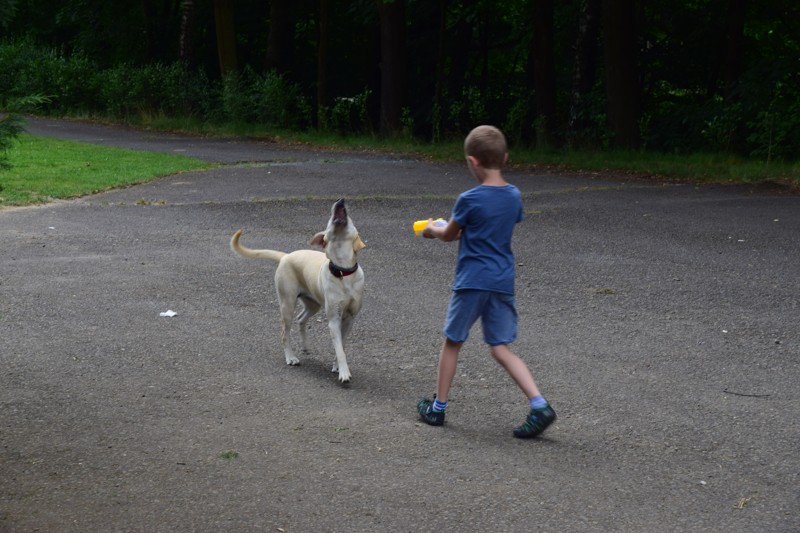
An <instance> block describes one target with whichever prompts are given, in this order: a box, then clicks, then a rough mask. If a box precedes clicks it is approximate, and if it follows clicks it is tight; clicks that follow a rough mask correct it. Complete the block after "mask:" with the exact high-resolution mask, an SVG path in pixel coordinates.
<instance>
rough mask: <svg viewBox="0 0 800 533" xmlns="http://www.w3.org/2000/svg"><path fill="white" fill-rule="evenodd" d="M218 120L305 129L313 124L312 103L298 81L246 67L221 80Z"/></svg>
mask: <svg viewBox="0 0 800 533" xmlns="http://www.w3.org/2000/svg"><path fill="white" fill-rule="evenodd" d="M221 102H222V106H221V110H220V111H221V113H220V114H219V115H218V116H217V117H216V118H217V119H218V120H231V121H234V122H249V123H254V124H264V125H269V126H274V127H276V128H282V129H303V128H307V127H309V126H310V124H311V106H310V105H309V104H308V103H307V102H306V99H305V97H304V96H303V94H302V93H301V91H300V89H299V87H298V86H297V85H296V84H293V83H290V82H288V81H286V80H285V79H284V77H283V76H281V75H280V74H277V73H275V72H272V71H270V72H266V73H265V74H258V73H257V72H255V71H254V70H253V69H252V68H249V67H248V68H245V70H244V72H242V73H241V74H231V75H228V76H226V77H225V78H224V79H223V80H222V94H221Z"/></svg>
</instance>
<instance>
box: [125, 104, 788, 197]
mask: <svg viewBox="0 0 800 533" xmlns="http://www.w3.org/2000/svg"><path fill="white" fill-rule="evenodd" d="M139 125H140V126H146V127H148V128H152V129H156V130H159V129H160V130H169V131H184V132H192V133H202V134H205V135H230V136H243V137H251V138H268V139H272V140H274V141H278V142H284V143H300V144H307V145H311V146H316V147H325V148H331V149H342V150H367V151H377V152H386V153H394V154H407V155H411V156H415V157H421V158H425V159H430V160H436V161H462V160H463V158H464V155H463V150H464V147H463V143H462V141H460V140H457V141H445V142H438V143H435V144H434V143H425V142H422V141H419V140H416V139H408V138H394V139H381V138H378V137H377V136H365V135H362V136H341V135H337V134H335V133H325V132H314V131H311V132H291V131H278V130H274V129H264V128H260V127H259V126H256V125H252V124H236V123H224V124H209V123H205V122H197V121H194V122H192V121H186V120H177V119H172V118H169V117H147V118H146V119H144V120H143V121H142V122H141V123H139ZM509 151H510V157H509V163H510V164H511V165H514V166H521V167H529V168H531V169H532V171H536V172H553V173H559V172H592V173H606V174H608V175H610V176H611V175H617V176H623V177H625V176H629V177H637V178H645V179H650V180H652V181H654V182H658V181H681V182H690V183H698V184H699V183H720V184H744V185H754V184H764V183H766V184H770V185H776V184H780V185H782V186H783V187H782V188H783V189H788V190H793V191H795V192H800V162H785V161H771V162H769V163H767V162H765V161H759V160H756V159H748V158H744V157H740V156H735V155H729V154H708V153H689V154H667V153H661V152H648V151H644V150H638V151H621V150H568V149H565V150H536V149H533V150H532V149H526V148H524V147H519V146H512V147H511V149H510V150H509Z"/></svg>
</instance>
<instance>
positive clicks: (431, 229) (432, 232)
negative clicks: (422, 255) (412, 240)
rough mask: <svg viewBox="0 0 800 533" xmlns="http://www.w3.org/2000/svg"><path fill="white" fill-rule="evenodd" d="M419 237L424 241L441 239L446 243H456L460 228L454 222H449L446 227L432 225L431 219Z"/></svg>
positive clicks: (459, 236) (459, 235)
mask: <svg viewBox="0 0 800 533" xmlns="http://www.w3.org/2000/svg"><path fill="white" fill-rule="evenodd" d="M421 235H422V236H423V237H425V238H426V239H441V240H443V241H445V242H447V241H457V240H458V239H460V238H461V226H459V225H458V224H457V223H456V222H455V221H454V220H450V222H448V223H447V225H444V226H439V225H436V224H434V223H433V219H432V218H429V219H428V225H427V226H425V229H424V230H422V233H421Z"/></svg>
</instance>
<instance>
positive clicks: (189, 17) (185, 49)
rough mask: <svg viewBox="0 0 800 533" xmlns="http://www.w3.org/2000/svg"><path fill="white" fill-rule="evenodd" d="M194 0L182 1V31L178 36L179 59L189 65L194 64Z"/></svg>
mask: <svg viewBox="0 0 800 533" xmlns="http://www.w3.org/2000/svg"><path fill="white" fill-rule="evenodd" d="M193 37H194V0H182V1H181V33H180V35H179V37H178V60H179V61H180V62H181V63H183V64H184V65H185V66H187V67H193V66H194V46H193V43H192V41H193Z"/></svg>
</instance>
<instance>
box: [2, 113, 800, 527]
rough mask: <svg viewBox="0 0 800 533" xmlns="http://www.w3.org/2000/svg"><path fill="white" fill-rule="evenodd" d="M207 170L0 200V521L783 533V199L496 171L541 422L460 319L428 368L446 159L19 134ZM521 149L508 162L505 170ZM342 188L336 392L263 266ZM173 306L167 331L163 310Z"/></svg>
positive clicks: (443, 267) (795, 284) (79, 127)
mask: <svg viewBox="0 0 800 533" xmlns="http://www.w3.org/2000/svg"><path fill="white" fill-rule="evenodd" d="M29 129H30V131H31V132H33V133H35V134H37V135H53V136H58V137H64V138H73V139H77V140H83V141H87V142H94V143H100V144H106V145H111V146H123V147H131V148H135V149H143V150H158V151H167V152H176V153H184V154H188V155H192V156H195V157H201V158H204V159H207V160H210V161H217V162H220V163H222V165H220V166H219V168H216V169H215V170H211V171H206V172H195V173H186V174H181V175H177V176H172V177H168V178H164V179H162V180H158V181H156V182H153V183H150V184H147V185H141V186H137V187H131V188H128V189H123V190H118V191H113V192H109V193H106V194H100V195H96V196H91V197H87V198H83V199H80V200H75V201H69V202H59V203H56V204H53V205H48V206H44V207H34V208H26V209H16V210H6V211H0V531H12V532H17V531H53V532H72V531H75V532H100V531H137V532H138V531H142V532H157V531H203V532H205V531H208V532H217V531H268V532H274V531H285V532H287V533H291V532H312V531H313V532H316V531H341V532H353V531H364V532H366V531H369V532H379V531H391V532H395V531H409V532H411V531H413V532H418V531H454V532H464V531H491V532H516V531H537V532H550V531H553V532H562V531H643V532H644V531H647V532H650V531H725V532H728V531H769V532H781V531H785V532H789V531H798V530H800V511H798V509H800V479H798V473H799V472H800V454H799V453H798V441H800V417H798V412H800V395H799V394H798V392H797V390H798V383H800V327H799V325H800V308H799V307H798V299H799V296H798V295H800V266H799V265H798V257H800V198H798V197H796V196H776V195H764V194H758V193H753V192H751V191H748V190H745V189H741V188H724V187H699V188H698V187H693V186H690V185H664V186H662V185H656V184H653V185H648V184H643V183H641V182H636V183H626V182H624V181H619V180H613V179H604V180H603V179H592V178H591V177H565V176H548V175H538V174H536V173H531V172H524V171H518V170H517V171H514V170H512V171H509V172H508V173H507V177H508V178H509V179H510V180H511V181H513V182H514V183H516V184H517V185H518V186H519V187H520V189H521V190H522V191H523V193H524V194H525V209H526V220H525V221H524V222H523V223H522V224H521V225H520V226H519V227H518V229H517V232H516V236H515V251H516V254H517V261H518V264H519V266H518V280H517V293H518V306H519V311H520V329H521V335H520V339H519V340H518V342H517V343H515V345H514V349H515V351H517V352H518V353H519V354H521V355H522V356H523V357H524V358H525V359H526V360H527V361H528V362H529V364H530V365H531V366H532V368H533V369H534V371H535V374H536V376H537V378H538V381H539V383H540V385H541V387H542V389H543V390H544V392H545V393H546V395H547V396H548V397H549V398H550V399H551V401H552V402H553V404H554V406H555V408H556V410H557V412H558V414H559V419H558V421H557V422H556V424H554V425H553V426H552V427H551V428H550V429H549V430H548V431H547V433H546V434H545V437H544V438H542V439H538V440H536V441H519V440H515V439H513V438H512V437H511V428H512V427H513V426H514V425H515V424H517V423H519V422H520V420H521V418H522V416H524V413H525V410H526V409H525V407H524V398H522V396H521V394H520V393H519V392H518V391H517V389H516V388H515V386H514V385H513V384H512V383H511V382H510V381H509V379H508V378H507V377H506V376H505V374H504V373H503V372H502V371H501V370H500V369H499V368H497V366H496V365H495V364H494V363H493V361H492V360H491V358H490V357H489V356H488V354H487V350H486V349H485V347H484V346H483V345H482V342H481V335H480V330H479V328H476V329H475V330H474V331H473V337H472V339H471V342H469V343H468V344H467V346H466V347H465V349H464V351H463V356H462V358H461V361H460V366H459V372H458V376H457V378H456V382H455V384H454V388H453V395H452V398H451V399H452V402H451V406H450V409H449V412H448V421H447V425H446V426H445V427H444V428H432V427H428V426H425V425H421V424H420V423H418V422H417V419H416V415H415V403H416V401H417V399H418V398H419V397H420V396H422V395H427V394H430V393H431V392H432V390H433V386H434V380H435V364H436V354H437V351H438V347H439V344H440V341H441V337H440V328H441V323H442V320H443V318H444V311H445V306H446V302H447V297H448V294H449V291H448V288H449V283H450V281H451V277H452V269H453V259H454V256H455V252H456V245H454V244H452V245H448V244H444V243H437V242H431V241H425V240H422V239H419V238H416V237H414V236H413V234H412V233H411V229H410V224H411V222H412V221H413V220H415V219H417V218H422V217H426V216H447V215H448V214H449V210H450V207H451V206H452V202H453V200H454V199H455V196H456V195H457V194H458V193H459V192H460V191H462V190H464V189H466V188H468V187H470V186H472V179H471V178H470V177H469V176H468V174H467V172H466V171H465V169H464V168H462V166H461V165H445V164H431V163H426V162H420V161H413V160H410V159H404V158H397V157H388V156H384V155H375V154H352V153H341V152H324V151H307V150H305V149H302V148H297V147H286V146H281V145H277V144H269V143H259V142H250V141H236V140H218V139H204V138H194V137H184V136H179V135H164V134H156V133H152V132H139V131H135V130H129V129H123V128H115V127H101V126H95V125H87V124H83V123H75V122H62V121H53V120H40V119H36V120H32V121H31V122H30V125H29ZM512 155H513V154H512ZM340 196H344V197H346V198H347V199H348V202H349V207H350V212H351V215H352V217H353V219H354V220H355V222H356V225H357V226H358V228H359V230H360V232H361V235H362V237H363V238H364V240H365V241H366V243H367V246H368V247H367V249H365V250H364V251H363V252H362V253H361V255H360V260H361V263H362V265H363V266H364V269H365V271H366V277H367V285H368V289H367V293H366V300H365V306H364V309H363V311H362V313H361V315H360V316H359V317H358V319H357V321H356V324H355V327H354V331H353V335H352V342H351V343H350V346H349V348H348V352H349V358H348V360H349V362H350V367H351V370H352V372H353V382H352V383H351V384H350V385H349V386H341V385H339V384H338V383H337V381H336V376H335V374H331V373H330V372H329V364H330V361H331V360H332V357H333V354H332V348H331V344H330V340H329V337H328V334H327V331H326V328H325V325H324V324H322V323H318V322H316V323H314V324H313V326H312V330H311V333H310V338H311V343H312V347H313V351H314V353H312V354H311V355H308V356H306V357H305V358H304V360H303V365H302V366H300V367H287V366H286V365H285V364H284V362H283V356H282V353H281V350H280V347H279V341H278V335H279V327H278V325H277V319H278V313H277V309H276V298H275V293H274V288H273V286H272V274H273V272H274V267H273V266H272V265H270V264H265V263H259V262H256V261H248V260H244V259H241V258H238V257H236V256H234V255H233V254H232V253H231V252H230V250H229V249H228V238H229V237H230V235H231V234H232V233H233V231H235V230H236V229H238V228H243V229H244V236H243V243H245V244H246V245H249V246H254V247H262V246H263V247H273V248H277V249H283V250H292V249H295V248H300V247H305V243H306V241H307V239H308V238H309V237H310V236H311V235H312V234H313V233H314V232H316V231H318V230H320V229H321V228H322V226H323V225H324V223H325V221H326V219H327V216H328V213H329V209H330V204H331V202H332V201H333V200H334V199H336V198H338V197H340ZM168 309H171V310H174V311H175V312H177V316H175V317H173V318H162V317H160V316H159V313H160V312H163V311H166V310H168Z"/></svg>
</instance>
